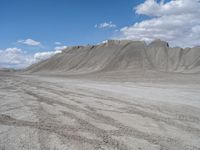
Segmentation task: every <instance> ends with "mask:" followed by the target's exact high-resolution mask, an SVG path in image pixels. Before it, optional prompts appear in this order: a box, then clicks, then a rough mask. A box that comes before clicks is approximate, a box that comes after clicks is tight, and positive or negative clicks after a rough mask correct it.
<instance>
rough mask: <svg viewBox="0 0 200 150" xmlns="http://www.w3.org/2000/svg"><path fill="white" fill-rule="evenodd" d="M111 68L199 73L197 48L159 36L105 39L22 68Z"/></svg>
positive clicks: (86, 70)
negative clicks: (173, 43)
mask: <svg viewBox="0 0 200 150" xmlns="http://www.w3.org/2000/svg"><path fill="white" fill-rule="evenodd" d="M114 70H118V71H119V70H121V71H123V70H132V71H141V70H154V71H162V72H177V73H200V47H193V48H180V47H173V48H171V47H170V46H169V44H168V43H167V42H165V41H161V40H159V39H157V40H155V41H153V42H151V43H150V44H146V43H145V42H144V41H131V40H108V41H107V42H104V43H102V44H99V45H87V46H73V47H68V48H66V49H64V50H63V51H62V53H60V54H56V55H54V56H53V57H51V58H49V59H47V60H44V61H42V62H39V63H36V64H33V65H31V66H30V67H28V68H26V69H25V71H26V72H29V73H40V72H53V73H75V74H79V73H90V72H107V71H114Z"/></svg>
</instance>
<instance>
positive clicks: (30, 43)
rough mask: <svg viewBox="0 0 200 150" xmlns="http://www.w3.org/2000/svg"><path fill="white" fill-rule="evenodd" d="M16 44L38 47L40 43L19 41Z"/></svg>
mask: <svg viewBox="0 0 200 150" xmlns="http://www.w3.org/2000/svg"><path fill="white" fill-rule="evenodd" d="M18 43H22V44H26V45H29V46H39V45H40V44H41V43H40V42H38V41H35V40H33V39H26V40H19V41H18Z"/></svg>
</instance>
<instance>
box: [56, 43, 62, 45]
mask: <svg viewBox="0 0 200 150" xmlns="http://www.w3.org/2000/svg"><path fill="white" fill-rule="evenodd" d="M54 44H55V45H61V44H62V43H61V42H55V43H54Z"/></svg>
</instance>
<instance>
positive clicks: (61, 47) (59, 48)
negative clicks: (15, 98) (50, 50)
mask: <svg viewBox="0 0 200 150" xmlns="http://www.w3.org/2000/svg"><path fill="white" fill-rule="evenodd" d="M66 48H67V46H57V47H55V50H57V51H59V50H60V51H62V50H64V49H66Z"/></svg>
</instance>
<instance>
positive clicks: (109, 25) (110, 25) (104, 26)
mask: <svg viewBox="0 0 200 150" xmlns="http://www.w3.org/2000/svg"><path fill="white" fill-rule="evenodd" d="M116 27H117V25H115V24H113V23H112V21H110V22H104V23H101V24H96V25H95V28H98V29H108V28H116Z"/></svg>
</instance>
